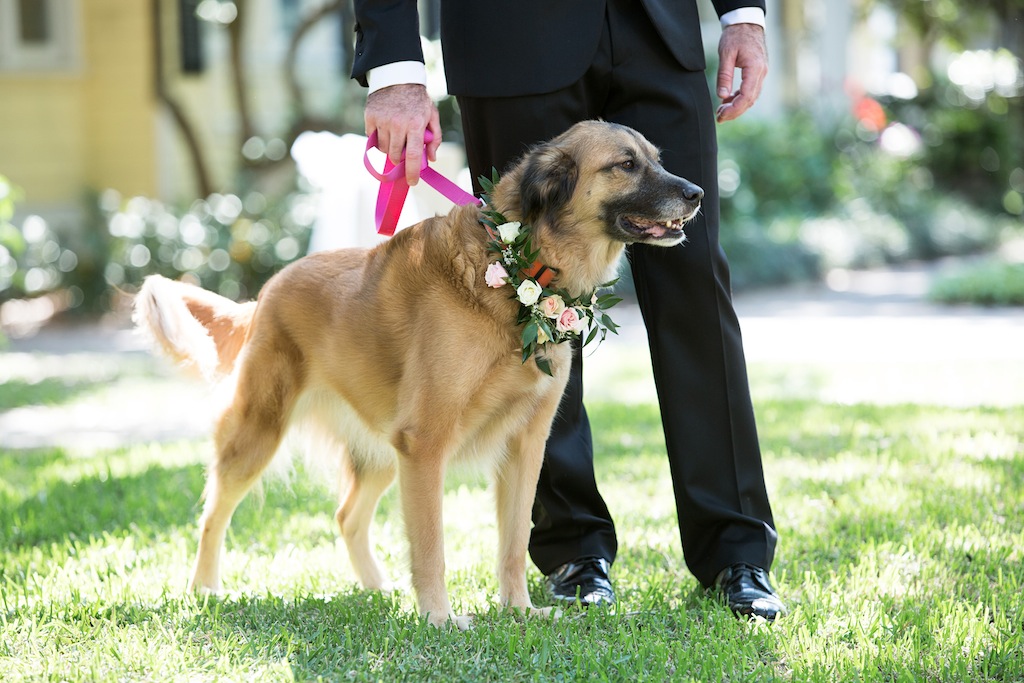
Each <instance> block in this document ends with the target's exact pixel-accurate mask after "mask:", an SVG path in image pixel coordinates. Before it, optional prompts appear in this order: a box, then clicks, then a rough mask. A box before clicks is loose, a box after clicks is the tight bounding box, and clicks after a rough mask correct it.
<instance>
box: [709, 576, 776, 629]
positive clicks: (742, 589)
mask: <svg viewBox="0 0 1024 683" xmlns="http://www.w3.org/2000/svg"><path fill="white" fill-rule="evenodd" d="M714 590H715V591H716V592H717V593H719V594H720V595H722V596H723V597H724V598H725V600H726V602H727V603H728V604H729V609H731V610H732V611H733V612H734V613H735V614H736V616H747V617H761V618H762V619H765V620H766V621H775V617H777V616H779V615H782V614H785V613H786V606H785V605H783V604H782V601H781V600H779V596H778V595H776V594H775V589H774V588H772V585H771V584H770V583H769V582H768V572H766V571H765V570H763V569H761V568H760V567H755V566H754V565H752V564H746V563H739V564H734V565H732V566H729V567H726V568H725V569H723V570H722V571H721V573H719V575H718V576H717V577H716V578H715V584H714Z"/></svg>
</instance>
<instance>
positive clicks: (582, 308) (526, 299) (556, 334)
mask: <svg viewBox="0 0 1024 683" xmlns="http://www.w3.org/2000/svg"><path fill="white" fill-rule="evenodd" d="M497 182H498V174H497V171H493V172H492V178H491V179H490V180H488V179H487V178H485V177H481V178H480V184H481V185H482V186H483V188H484V194H483V195H482V198H483V200H484V206H485V208H484V209H483V214H484V218H482V219H481V222H482V223H483V224H484V226H485V227H486V228H487V233H488V235H489V236H490V238H491V240H490V243H489V244H488V245H487V249H488V251H491V252H494V253H495V254H497V257H498V258H497V260H496V261H494V262H493V263H491V264H490V265H489V266H488V267H487V272H486V273H485V275H484V279H485V281H486V283H487V286H488V287H493V288H495V289H498V288H501V287H506V286H509V287H511V288H512V289H514V290H515V293H514V294H512V296H511V298H514V299H517V300H518V301H519V315H518V317H517V318H516V324H517V325H523V332H522V340H523V362H524V363H525V362H526V361H527V360H529V358H530V356H533V359H534V362H535V363H536V364H537V367H538V368H539V369H540V370H541V371H542V372H544V373H546V374H548V375H550V374H551V364H550V362H549V361H548V359H547V358H542V357H540V356H539V355H537V351H538V349H539V348H540V347H542V346H543V345H545V344H549V343H553V344H561V343H562V342H564V341H568V340H570V339H572V338H573V337H579V338H581V339H584V341H583V346H586V345H587V344H589V343H590V342H592V341H594V339H596V338H597V337H598V335H600V341H604V339H605V337H606V336H607V335H608V332H612V333H617V330H618V325H616V324H615V323H614V322H613V321H612V319H611V318H610V317H608V314H607V313H605V312H604V311H605V310H606V309H609V308H611V307H612V306H614V305H615V304H617V303H619V302H620V301H622V299H621V298H620V297H617V296H615V295H614V294H611V293H605V294H603V295H601V296H598V295H597V289H594V290H592V291H590V292H588V293H586V294H583V295H581V296H578V297H573V296H571V295H570V294H569V293H568V292H567V291H565V290H564V289H559V288H558V287H553V286H551V280H552V278H553V276H554V274H555V272H556V271H554V270H553V269H551V268H548V267H547V266H544V265H542V264H541V263H539V262H538V261H537V254H538V250H536V249H534V247H533V245H532V244H531V240H530V226H529V225H523V224H522V223H521V222H519V221H509V220H507V219H506V218H505V217H504V216H503V215H502V214H501V213H499V212H498V211H495V210H493V209H489V208H486V207H489V206H490V205H491V201H490V193H491V192H492V191H493V190H494V185H495V184H496V183H497ZM616 282H617V279H616V280H612V281H611V282H606V283H604V284H602V285H600V286H599V287H598V289H599V288H605V287H611V286H612V285H614V284H615V283H616ZM584 335H585V336H584Z"/></svg>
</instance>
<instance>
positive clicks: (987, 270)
mask: <svg viewBox="0 0 1024 683" xmlns="http://www.w3.org/2000/svg"><path fill="white" fill-rule="evenodd" d="M928 296H929V298H930V299H932V300H933V301H938V302H941V303H947V304H976V305H981V306H1024V263H1005V262H1001V261H987V262H985V263H981V264H978V265H974V266H971V267H970V268H966V269H964V270H963V271H961V272H958V273H955V274H952V275H948V276H946V277H943V278H941V279H939V280H938V281H937V282H936V283H935V284H934V285H933V286H932V289H931V291H930V292H929V294H928Z"/></svg>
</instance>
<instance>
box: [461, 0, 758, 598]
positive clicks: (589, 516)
mask: <svg viewBox="0 0 1024 683" xmlns="http://www.w3.org/2000/svg"><path fill="white" fill-rule="evenodd" d="M642 7H643V6H642V4H641V3H638V2H635V1H632V0H610V1H609V3H608V10H607V16H606V23H605V28H604V34H603V36H602V39H601V44H600V47H599V48H598V51H597V53H596V54H595V55H594V58H593V61H592V64H591V66H590V68H589V69H588V71H587V72H586V74H584V76H583V77H582V78H581V79H580V80H579V81H578V82H577V83H575V84H573V85H571V86H569V87H567V88H565V89H563V90H559V91H556V92H552V93H546V94H542V95H530V96H523V97H509V98H474V97H459V98H458V101H459V106H460V109H461V112H462V121H463V129H464V132H465V136H466V148H467V153H468V157H469V167H470V171H471V172H472V174H473V177H474V178H477V177H479V176H480V175H487V176H488V177H489V176H490V169H491V168H492V167H495V168H497V169H499V170H502V169H504V168H506V167H507V166H508V165H509V164H511V163H512V162H514V161H515V160H516V159H517V158H518V157H519V156H521V155H522V153H523V152H524V151H525V150H526V149H527V148H528V147H529V146H530V145H532V144H535V143H537V142H542V141H545V140H547V139H550V138H552V137H554V136H555V135H557V134H559V133H561V132H563V131H564V130H566V129H567V128H569V127H570V126H571V125H572V124H573V123H576V122H577V121H580V120H584V119H595V118H601V119H604V120H606V121H612V122H615V123H621V124H625V125H627V126H631V127H633V128H635V129H637V130H639V131H640V132H641V133H643V134H644V135H645V136H646V137H647V138H648V139H649V140H651V142H653V143H654V144H655V145H657V146H658V147H659V148H660V149H661V150H662V161H663V163H664V165H665V167H666V169H668V170H669V171H670V172H672V173H675V174H676V175H680V176H682V177H685V178H687V179H689V180H691V181H693V182H695V183H697V184H698V185H700V186H701V187H702V188H703V189H704V191H705V196H704V202H703V208H702V210H701V212H700V214H699V215H698V217H697V218H696V219H695V220H693V221H692V222H691V223H690V224H689V225H687V227H686V234H687V240H686V241H685V242H684V243H683V244H682V245H679V246H676V247H672V248H668V249H666V248H662V247H649V246H645V245H634V246H632V247H631V248H630V250H629V252H628V256H629V263H630V266H631V268H632V271H633V279H634V282H635V284H636V292H637V297H638V301H639V304H640V308H641V311H642V313H643V317H644V322H645V324H646V327H647V334H648V340H649V343H650V350H651V359H652V365H653V369H654V379H655V384H656V386H657V391H658V399H659V403H660V406H661V417H662V423H663V427H664V431H665V442H666V450H667V454H668V459H669V464H670V469H671V475H672V483H673V490H674V492H675V499H676V510H677V514H678V517H679V532H680V537H681V540H682V545H683V553H684V557H685V560H686V564H687V566H688V567H689V569H690V571H691V572H692V573H693V574H694V576H696V577H697V579H698V580H699V581H700V582H701V583H702V584H703V585H705V586H708V585H710V584H711V583H712V582H713V581H714V578H715V576H716V575H717V573H718V572H719V571H720V570H721V569H723V568H724V567H726V566H728V565H730V564H733V563H735V562H748V563H751V564H755V565H758V566H760V567H763V568H765V569H768V568H769V567H770V566H771V563H772V559H773V557H774V553H775V543H776V532H775V529H774V527H773V520H772V513H771V507H770V505H769V502H768V495H767V492H766V490H765V484H764V474H763V471H762V467H761V453H760V449H759V446H758V440H757V430H756V426H755V423H754V413H753V408H752V406H751V401H750V391H749V388H748V385H747V373H746V361H745V359H744V357H743V347H742V340H741V337H740V329H739V323H738V321H737V318H736V314H735V311H734V310H733V305H732V297H731V290H730V285H729V268H728V263H727V261H726V258H725V254H724V252H723V251H722V249H721V247H720V246H719V241H718V217H719V206H718V201H719V198H718V172H717V154H718V150H717V142H716V138H715V121H714V113H713V107H712V103H711V99H710V95H709V93H708V88H707V82H706V80H705V75H704V74H703V73H702V72H692V71H685V70H683V69H682V67H680V66H679V64H678V62H677V61H676V60H675V59H674V58H673V57H672V55H671V54H670V53H669V51H668V49H667V48H666V46H665V45H664V43H663V42H662V40H661V38H660V36H659V35H658V34H657V31H656V29H655V27H654V26H653V25H652V23H651V21H650V19H649V18H648V17H647V15H646V14H645V13H644V11H643V9H642ZM566 39H567V40H571V39H572V38H571V36H567V37H566ZM478 189H479V188H478ZM580 356H581V354H579V353H576V354H575V359H574V364H573V369H572V373H571V377H570V380H569V385H568V387H567V389H566V393H565V396H564V397H563V399H562V404H561V407H560V409H559V413H558V416H557V418H556V420H555V424H554V426H553V427H552V433H551V436H550V438H549V440H548V444H547V449H546V452H545V462H544V467H543V469H542V471H541V477H540V482H539V485H538V491H537V498H536V503H535V506H534V528H533V531H532V535H531V538H530V555H531V557H532V559H533V561H534V563H535V564H536V565H537V566H538V568H539V569H540V570H541V571H542V572H544V573H545V574H548V573H550V572H551V571H553V570H554V569H555V568H557V567H558V566H560V565H561V564H564V563H566V562H570V561H573V560H575V559H578V558H581V557H586V556H591V555H594V556H600V557H604V558H605V559H607V560H609V561H614V559H615V554H616V550H617V541H616V538H615V527H614V524H613V522H612V519H611V515H610V514H609V512H608V508H607V506H606V505H605V502H604V500H603V499H602V497H601V494H600V492H599V491H598V489H597V485H596V482H595V477H594V462H593V446H592V442H591V433H590V424H589V421H588V418H587V413H586V410H585V409H584V407H583V381H582V379H583V378H582V361H581V357H580ZM591 362H600V352H598V354H597V356H596V357H595V358H594V359H592V361H591Z"/></svg>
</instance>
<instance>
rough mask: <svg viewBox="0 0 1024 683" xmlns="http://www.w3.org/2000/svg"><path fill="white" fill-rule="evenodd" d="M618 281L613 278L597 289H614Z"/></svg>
mask: <svg viewBox="0 0 1024 683" xmlns="http://www.w3.org/2000/svg"><path fill="white" fill-rule="evenodd" d="M618 281H619V278H615V279H614V280H611V281H609V282H606V283H604V284H603V285H599V286H598V289H605V288H606V287H614V286H615V283H617V282H618Z"/></svg>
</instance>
